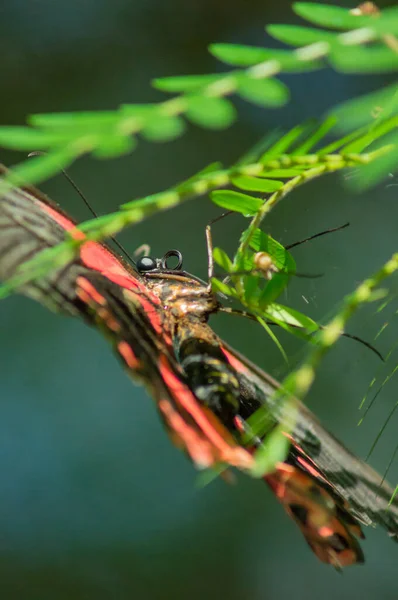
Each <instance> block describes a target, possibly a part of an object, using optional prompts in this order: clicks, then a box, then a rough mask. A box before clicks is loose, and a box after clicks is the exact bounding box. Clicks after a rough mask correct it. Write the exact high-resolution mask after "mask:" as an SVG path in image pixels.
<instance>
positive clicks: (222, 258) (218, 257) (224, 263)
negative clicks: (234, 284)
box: [213, 248, 233, 273]
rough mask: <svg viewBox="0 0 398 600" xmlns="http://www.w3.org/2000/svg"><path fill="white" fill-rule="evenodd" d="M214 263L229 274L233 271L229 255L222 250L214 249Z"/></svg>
mask: <svg viewBox="0 0 398 600" xmlns="http://www.w3.org/2000/svg"><path fill="white" fill-rule="evenodd" d="M213 258H214V261H215V262H216V263H217V264H218V265H219V266H220V267H221V268H222V269H224V271H226V272H227V273H231V272H232V269H233V265H232V261H231V259H230V258H229V256H228V254H227V253H226V252H224V250H222V248H214V249H213Z"/></svg>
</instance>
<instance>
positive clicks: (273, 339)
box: [257, 317, 289, 365]
mask: <svg viewBox="0 0 398 600" xmlns="http://www.w3.org/2000/svg"><path fill="white" fill-rule="evenodd" d="M257 321H258V322H259V323H260V325H261V327H263V328H264V329H265V331H266V332H267V333H268V335H269V337H270V338H271V340H272V341H273V342H274V344H275V345H276V347H277V348H278V350H279V352H280V353H281V354H282V357H283V360H284V361H285V363H286V364H287V365H288V364H289V359H288V357H287V354H286V352H285V350H284V348H283V346H282V344H281V343H280V341H279V340H278V338H277V336H276V335H275V333H274V332H273V331H272V329H271V327H270V326H269V325H268V323H267V322H266V321H264V319H262V318H261V317H257Z"/></svg>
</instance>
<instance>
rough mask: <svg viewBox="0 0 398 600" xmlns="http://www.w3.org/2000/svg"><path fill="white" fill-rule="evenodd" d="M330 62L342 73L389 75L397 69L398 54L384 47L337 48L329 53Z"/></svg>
mask: <svg viewBox="0 0 398 600" xmlns="http://www.w3.org/2000/svg"><path fill="white" fill-rule="evenodd" d="M330 61H331V64H332V65H333V67H334V68H335V69H336V70H337V71H342V72H343V73H390V72H394V71H396V70H397V69H398V54H397V53H396V52H394V51H393V50H391V49H390V48H389V47H388V46H385V45H378V46H372V47H369V48H366V47H362V46H361V47H359V46H350V47H344V46H337V47H335V48H334V49H333V50H332V52H331V55H330Z"/></svg>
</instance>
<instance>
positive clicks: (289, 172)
mask: <svg viewBox="0 0 398 600" xmlns="http://www.w3.org/2000/svg"><path fill="white" fill-rule="evenodd" d="M302 174H303V169H300V168H299V167H295V168H294V169H292V168H288V167H286V169H271V170H270V171H267V170H265V171H264V175H259V176H258V177H267V178H268V177H269V178H270V179H273V178H274V177H275V179H277V178H280V179H292V178H293V177H297V176H298V175H302Z"/></svg>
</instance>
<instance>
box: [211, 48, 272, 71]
mask: <svg viewBox="0 0 398 600" xmlns="http://www.w3.org/2000/svg"><path fill="white" fill-rule="evenodd" d="M208 49H209V52H210V53H211V54H212V55H213V56H215V57H216V58H218V59H219V60H222V61H223V62H225V63H227V64H229V65H233V66H235V67H250V66H252V65H257V64H258V63H261V62H264V61H266V60H269V51H268V50H266V49H265V48H259V47H255V46H243V45H241V44H210V46H209V48H208Z"/></svg>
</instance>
